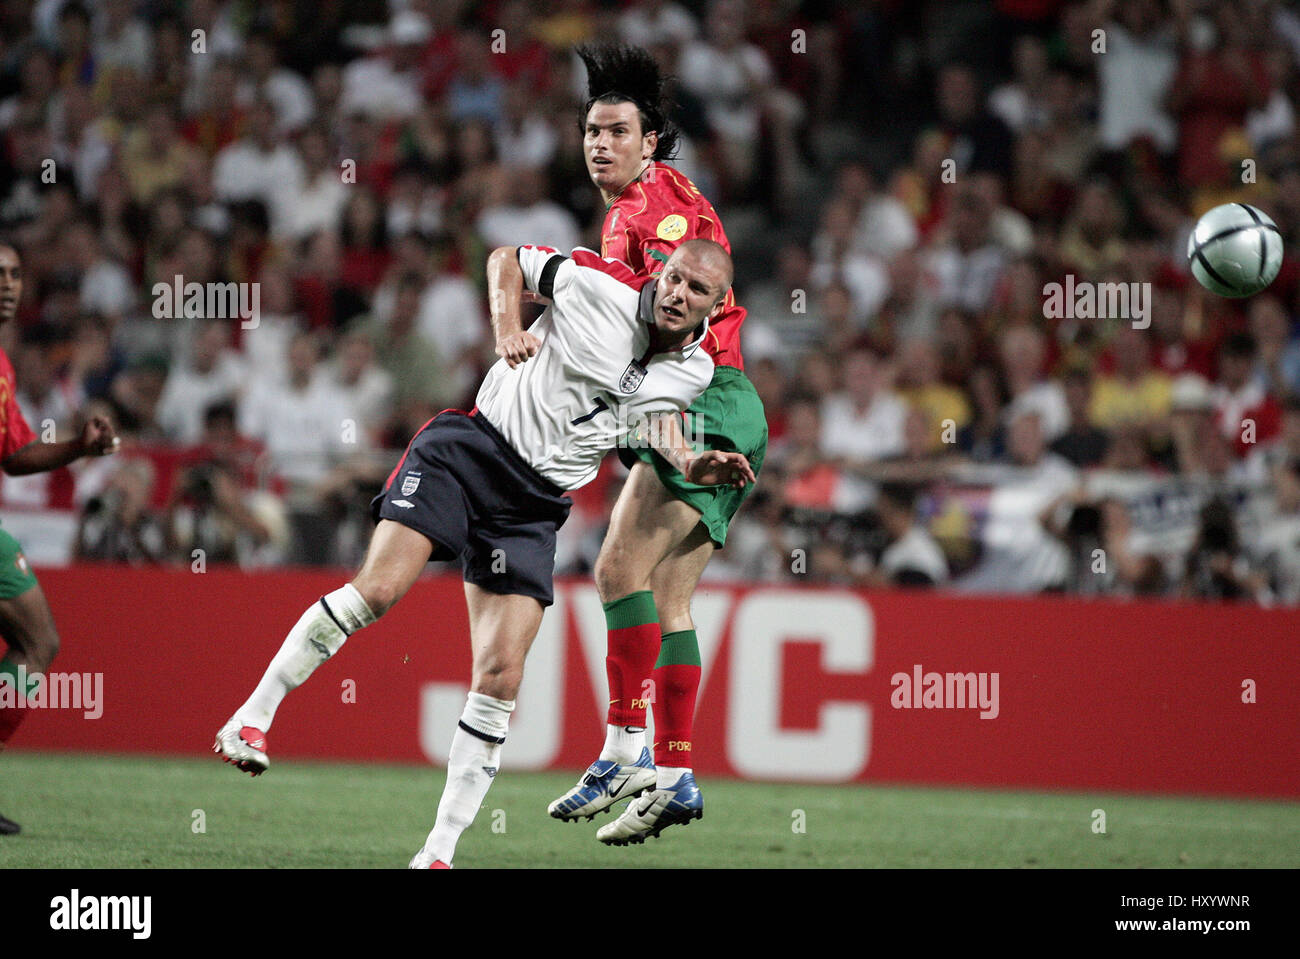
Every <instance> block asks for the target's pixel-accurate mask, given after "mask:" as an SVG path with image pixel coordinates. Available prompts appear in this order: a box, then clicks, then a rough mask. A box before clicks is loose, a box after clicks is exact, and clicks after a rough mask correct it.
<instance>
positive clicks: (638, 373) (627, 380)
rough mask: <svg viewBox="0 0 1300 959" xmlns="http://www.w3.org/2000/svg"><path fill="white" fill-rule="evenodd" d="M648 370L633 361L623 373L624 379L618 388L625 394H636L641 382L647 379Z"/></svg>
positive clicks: (619, 382)
mask: <svg viewBox="0 0 1300 959" xmlns="http://www.w3.org/2000/svg"><path fill="white" fill-rule="evenodd" d="M645 374H646V368H645V367H644V366H642V365H641V364H640V363H638V362H637V361H636V360H633V361H632V362H631V363H629V364H628V365H627V369H625V370H624V371H623V377H622V379H620V380H619V381H618V388H619V389H620V390H622V391H623V392H624V393H635V392H636V391H637V390H638V389H639V388H640V386H641V381H642V380H644V379H645Z"/></svg>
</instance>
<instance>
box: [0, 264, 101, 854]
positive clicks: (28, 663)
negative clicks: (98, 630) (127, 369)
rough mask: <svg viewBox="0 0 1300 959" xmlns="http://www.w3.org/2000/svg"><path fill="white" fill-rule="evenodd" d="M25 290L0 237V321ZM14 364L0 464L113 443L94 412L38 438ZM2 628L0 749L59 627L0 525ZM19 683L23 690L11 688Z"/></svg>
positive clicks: (66, 455) (23, 466) (55, 645)
mask: <svg viewBox="0 0 1300 959" xmlns="http://www.w3.org/2000/svg"><path fill="white" fill-rule="evenodd" d="M22 293H23V274H22V264H21V262H20V261H19V258H18V251H17V250H15V249H14V248H13V247H12V246H8V245H7V244H0V325H3V324H5V323H9V322H10V321H12V320H13V318H14V317H15V316H16V315H17V314H18V300H19V299H20V298H21V296H22ZM15 392H16V388H15V384H14V368H13V365H12V364H11V363H10V362H9V357H8V356H6V355H5V353H4V351H3V350H0V469H3V470H4V471H5V472H6V473H8V474H9V475H11V476H22V475H25V474H27V473H40V472H44V471H45V470H52V469H58V468H59V467H60V466H66V465H67V464H68V463H71V462H72V461H73V460H77V459H80V458H81V457H83V456H104V455H107V454H108V453H112V452H113V451H114V450H116V449H117V446H118V442H117V438H116V437H115V436H114V435H113V428H112V427H111V426H110V425H109V424H108V421H107V420H104V419H103V418H101V417H98V416H96V417H93V418H92V419H91V420H90V422H88V423H87V424H86V425H85V427H84V428H83V429H82V431H81V435H80V436H79V437H77V438H75V439H70V440H64V441H63V442H61V443H40V442H37V440H36V434H35V433H33V432H32V428H31V427H30V426H28V425H27V421H26V420H25V419H23V414H22V411H21V410H20V409H19V408H18V402H17V401H16V400H15V399H14V394H15ZM0 635H2V636H3V639H4V642H5V646H6V647H7V648H6V652H5V655H4V658H3V659H0V687H5V686H7V687H8V688H7V689H4V688H0V750H3V749H4V747H5V744H6V743H7V742H8V741H9V738H10V737H11V736H12V735H13V734H14V730H16V729H17V728H18V725H19V724H20V723H21V722H22V721H23V719H24V718H25V717H26V715H27V706H26V705H25V700H26V698H27V697H30V696H33V695H35V692H36V689H37V687H38V685H39V684H40V682H41V681H42V679H43V678H44V676H45V673H46V671H47V670H48V669H49V668H50V663H51V662H52V661H53V660H54V654H55V653H57V652H58V650H59V634H58V633H57V632H56V631H55V629H54V617H53V616H52V615H50V606H49V604H48V603H47V602H46V601H45V594H44V593H42V592H41V587H40V584H38V583H37V582H36V577H35V576H34V575H32V571H31V567H29V566H28V565H27V559H26V557H24V556H23V550H22V547H21V546H19V545H18V541H17V540H16V539H14V538H13V537H12V536H10V535H9V534H8V533H6V532H5V531H4V530H2V529H0ZM20 687H21V688H22V692H23V696H21V697H20V696H18V695H17V693H18V691H19V689H20ZM19 831H20V830H19V827H18V824H17V823H15V822H12V821H10V820H8V819H6V818H5V817H4V816H0V835H13V834H15V833H17V832H19Z"/></svg>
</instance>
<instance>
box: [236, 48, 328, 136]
mask: <svg viewBox="0 0 1300 959" xmlns="http://www.w3.org/2000/svg"><path fill="white" fill-rule="evenodd" d="M244 54H245V65H246V67H247V70H248V72H247V74H246V75H245V76H244V78H243V81H242V82H241V83H240V84H239V93H238V96H239V100H240V103H241V104H242V105H243V106H245V107H247V106H250V105H251V104H253V103H255V102H256V101H258V100H265V101H266V102H267V103H269V104H270V105H271V106H272V108H273V109H274V111H275V129H276V132H277V133H279V134H280V135H281V136H288V135H291V134H293V133H295V132H297V131H298V130H301V129H302V128H303V127H305V126H306V125H307V123H308V122H309V121H310V120H311V118H312V116H313V115H314V114H315V112H316V107H315V104H314V103H313V102H312V96H311V87H310V86H309V85H308V83H307V81H306V80H304V79H303V78H302V77H300V76H299V75H298V74H297V73H295V72H294V71H292V70H289V69H286V68H285V67H282V66H280V63H279V57H278V56H277V54H276V52H275V41H274V40H273V39H272V37H271V35H270V34H269V33H266V32H264V31H260V30H255V31H253V32H252V33H251V34H250V35H249V37H248V39H247V40H246V41H245V45H244Z"/></svg>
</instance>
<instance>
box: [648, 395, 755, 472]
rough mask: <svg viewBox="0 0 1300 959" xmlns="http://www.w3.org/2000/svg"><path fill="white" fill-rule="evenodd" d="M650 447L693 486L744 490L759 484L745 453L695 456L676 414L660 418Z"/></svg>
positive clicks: (705, 453) (668, 414)
mask: <svg viewBox="0 0 1300 959" xmlns="http://www.w3.org/2000/svg"><path fill="white" fill-rule="evenodd" d="M650 446H651V447H652V448H653V449H654V451H655V452H656V453H658V454H659V455H660V456H662V457H663V458H664V459H666V460H667V461H668V462H669V463H671V464H672V465H673V466H674V467H675V468H676V469H677V470H679V471H680V472H681V474H682V475H683V476H685V477H686V478H687V479H688V480H690V481H691V482H692V483H696V484H698V485H700V486H723V485H728V486H734V487H736V488H737V489H744V488H745V486H746V485H747V484H749V483H754V482H757V480H756V478H755V477H754V470H753V468H752V467H751V466H750V465H749V460H748V459H746V458H745V455H744V454H743V453H731V452H727V451H725V450H705V451H704V452H702V453H696V452H695V451H694V450H693V449H691V447H690V446H689V445H688V444H687V442H686V437H685V436H684V435H683V434H682V425H681V420H680V419H678V416H677V414H673V413H667V414H660V415H658V416H656V417H655V418H654V422H653V424H652V428H651V430H650Z"/></svg>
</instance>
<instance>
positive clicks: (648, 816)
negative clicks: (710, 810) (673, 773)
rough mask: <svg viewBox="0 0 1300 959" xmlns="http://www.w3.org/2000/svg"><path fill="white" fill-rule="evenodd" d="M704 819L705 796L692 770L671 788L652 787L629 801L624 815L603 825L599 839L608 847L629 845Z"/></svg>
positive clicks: (599, 832)
mask: <svg viewBox="0 0 1300 959" xmlns="http://www.w3.org/2000/svg"><path fill="white" fill-rule="evenodd" d="M702 818H704V797H703V796H701V795H700V787H699V786H697V785H695V776H694V775H693V774H692V773H682V776H681V778H680V779H678V780H677V782H676V784H675V785H673V786H671V787H669V788H668V789H652V790H651V791H650V792H648V793H646V794H645V795H644V796H642V797H641V798H640V799H638V800H636V801H635V802H630V803H628V804H627V808H626V809H624V810H623V815H621V816H619V817H618V818H617V819H615V820H614V821H613V822H611V823H608V824H606V825H604V826H601V827H600V829H598V830H597V831H596V838H597V839H599V840H600V841H601V842H603V843H605V844H606V845H607V846H627V845H634V844H636V843H642V842H645V841H646V838H647V837H650V836H654V837H658V835H659V834H660V833H661V832H663V831H664V830H665V829H667V828H668V827H669V826H676V825H677V824H678V823H680V824H681V825H683V826H686V825H689V824H690V822H691V820H692V819H702Z"/></svg>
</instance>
